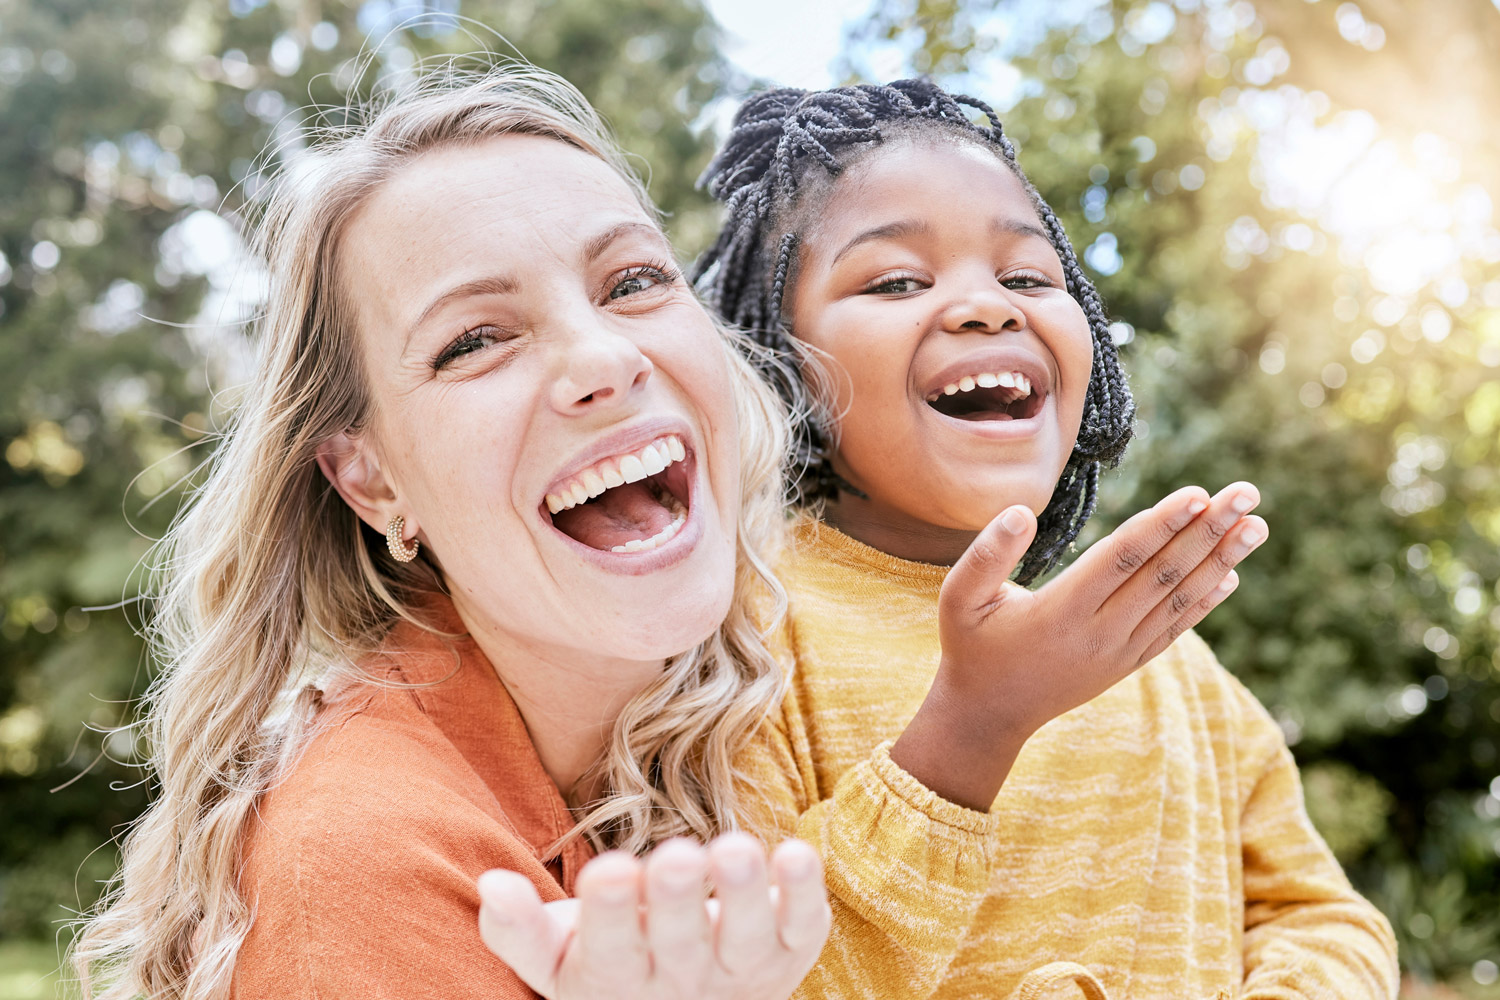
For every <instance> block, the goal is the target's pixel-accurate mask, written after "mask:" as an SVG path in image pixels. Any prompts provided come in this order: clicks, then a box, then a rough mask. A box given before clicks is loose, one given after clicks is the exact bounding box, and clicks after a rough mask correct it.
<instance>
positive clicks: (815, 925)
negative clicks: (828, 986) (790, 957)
mask: <svg viewBox="0 0 1500 1000" xmlns="http://www.w3.org/2000/svg"><path fill="white" fill-rule="evenodd" d="M771 872H772V875H773V877H774V878H775V880H776V890H775V892H776V936H777V938H778V939H779V940H780V941H781V946H782V947H783V948H785V949H786V950H787V951H790V952H793V953H794V954H798V955H803V956H805V957H806V959H807V962H808V967H809V968H811V965H812V963H813V962H814V961H816V960H817V957H818V953H819V952H820V951H822V949H823V942H824V941H825V940H826V939H827V938H828V928H829V924H830V922H831V919H832V917H831V914H830V911H829V908H828V891H827V890H826V889H825V888H824V886H823V860H822V859H821V858H819V857H818V852H817V851H815V850H813V848H812V845H811V844H808V843H805V842H803V841H801V840H785V841H782V842H781V844H779V845H778V846H777V848H776V850H775V851H773V852H772V853H771Z"/></svg>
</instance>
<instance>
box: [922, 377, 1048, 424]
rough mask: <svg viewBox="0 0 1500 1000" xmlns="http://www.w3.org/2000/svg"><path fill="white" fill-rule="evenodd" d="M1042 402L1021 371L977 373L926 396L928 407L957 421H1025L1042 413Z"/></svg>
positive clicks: (1043, 397)
mask: <svg viewBox="0 0 1500 1000" xmlns="http://www.w3.org/2000/svg"><path fill="white" fill-rule="evenodd" d="M1044 399H1045V396H1044V394H1043V393H1041V392H1033V391H1032V385H1031V379H1029V378H1028V377H1026V376H1025V375H1023V374H1022V373H1021V372H1017V371H1000V372H977V373H975V374H973V375H965V376H963V377H962V378H960V379H958V380H957V381H955V382H950V383H948V384H947V385H945V386H943V388H942V389H940V390H938V391H936V392H932V393H928V395H927V405H928V406H930V407H932V408H933V409H934V410H937V411H938V412H939V413H941V414H943V415H944V416H948V417H953V418H954V419H957V420H1026V419H1029V418H1031V417H1034V416H1036V415H1037V414H1038V413H1040V412H1041V409H1042V402H1043V400H1044Z"/></svg>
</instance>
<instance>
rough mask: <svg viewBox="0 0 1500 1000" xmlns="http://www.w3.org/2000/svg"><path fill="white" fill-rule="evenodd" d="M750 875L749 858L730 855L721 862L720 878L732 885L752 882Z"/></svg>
mask: <svg viewBox="0 0 1500 1000" xmlns="http://www.w3.org/2000/svg"><path fill="white" fill-rule="evenodd" d="M750 873H751V865H750V859H749V858H741V857H735V856H733V855H730V856H729V857H727V858H725V859H723V860H722V861H720V862H719V877H720V878H722V879H723V880H724V881H725V882H728V883H730V884H731V885H743V884H744V883H746V882H748V881H750Z"/></svg>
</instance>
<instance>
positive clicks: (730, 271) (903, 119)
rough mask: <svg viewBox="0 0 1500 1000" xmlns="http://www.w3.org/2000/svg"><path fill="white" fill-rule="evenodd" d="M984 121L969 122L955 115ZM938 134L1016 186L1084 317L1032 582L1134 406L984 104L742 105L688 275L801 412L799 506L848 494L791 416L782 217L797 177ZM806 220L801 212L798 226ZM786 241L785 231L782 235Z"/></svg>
mask: <svg viewBox="0 0 1500 1000" xmlns="http://www.w3.org/2000/svg"><path fill="white" fill-rule="evenodd" d="M970 108H972V109H976V110H978V111H980V112H982V113H983V114H984V116H985V118H986V120H987V124H978V123H976V122H974V121H972V120H971V119H970V117H969V111H968V110H967V109H970ZM929 128H938V129H943V130H946V131H948V132H950V133H952V134H955V135H957V136H960V137H963V138H967V139H968V140H969V141H972V142H975V143H976V144H978V145H980V146H982V147H984V148H988V149H991V150H992V151H994V152H995V153H996V155H998V156H999V157H1000V159H1001V161H1002V162H1003V163H1004V164H1005V165H1006V166H1007V167H1009V168H1010V169H1011V170H1012V171H1013V172H1014V173H1015V175H1016V177H1017V178H1019V179H1020V181H1021V183H1022V185H1024V187H1025V189H1026V192H1027V194H1028V195H1029V197H1030V198H1031V201H1032V204H1033V206H1034V207H1035V209H1036V212H1037V215H1038V216H1039V217H1040V219H1041V221H1042V224H1043V227H1044V228H1045V231H1046V233H1047V235H1048V238H1049V239H1050V240H1051V242H1052V246H1053V247H1054V248H1055V249H1056V251H1057V255H1058V257H1059V258H1060V259H1061V260H1062V265H1063V272H1064V275H1065V276H1066V279H1067V291H1068V294H1070V295H1072V296H1073V298H1074V299H1075V300H1077V302H1078V304H1079V305H1080V306H1082V307H1083V311H1084V314H1085V315H1086V316H1087V318H1088V322H1089V327H1090V329H1091V331H1092V333H1093V338H1094V364H1093V370H1092V373H1091V375H1090V379H1089V386H1088V394H1087V399H1086V402H1085V405H1084V414H1083V420H1082V424H1081V426H1080V427H1079V430H1078V440H1077V443H1076V444H1075V445H1074V447H1073V453H1072V455H1071V456H1070V457H1069V459H1068V464H1067V466H1066V467H1065V468H1064V469H1063V473H1062V477H1061V479H1060V480H1059V481H1058V484H1057V486H1056V488H1055V489H1054V491H1053V494H1052V499H1051V500H1050V501H1049V502H1048V504H1047V508H1046V510H1044V511H1043V512H1042V514H1041V516H1040V517H1039V519H1038V525H1037V537H1036V539H1035V541H1034V542H1033V543H1032V545H1031V548H1030V550H1029V551H1028V552H1027V553H1026V556H1025V558H1023V559H1022V561H1021V564H1020V566H1019V567H1018V568H1017V571H1016V580H1017V582H1019V583H1023V584H1025V583H1030V582H1031V581H1033V580H1035V579H1036V578H1037V577H1038V576H1040V575H1041V574H1042V573H1044V572H1046V571H1047V570H1048V569H1050V568H1051V567H1052V566H1053V565H1054V564H1056V562H1057V561H1058V559H1059V558H1060V557H1061V556H1062V554H1063V552H1064V551H1065V550H1066V549H1067V547H1068V545H1069V543H1071V542H1072V541H1073V539H1074V538H1076V537H1077V536H1078V532H1079V531H1080V530H1081V529H1082V528H1083V525H1084V522H1085V521H1087V520H1088V518H1089V516H1090V515H1091V514H1093V512H1094V506H1095V504H1096V502H1097V498H1098V488H1099V472H1100V469H1101V468H1102V467H1106V466H1108V467H1113V466H1114V465H1115V464H1116V463H1117V462H1118V461H1119V458H1120V455H1121V454H1122V453H1123V452H1124V450H1125V445H1126V444H1127V443H1128V442H1129V440H1130V433H1131V421H1132V418H1133V416H1134V412H1135V407H1134V404H1133V402H1132V401H1131V398H1130V389H1129V386H1128V385H1127V383H1126V379H1125V374H1124V372H1123V371H1122V369H1121V368H1120V363H1119V356H1118V353H1117V352H1116V350H1115V345H1114V341H1113V340H1112V339H1111V337H1110V334H1109V321H1108V319H1107V317H1106V315H1105V312H1104V306H1103V303H1102V302H1101V301H1100V298H1099V293H1098V292H1097V291H1096V290H1095V289H1094V285H1093V283H1092V282H1090V281H1089V279H1088V276H1087V275H1085V274H1084V272H1083V268H1082V267H1081V266H1079V263H1078V257H1077V255H1076V254H1075V253H1074V252H1073V246H1072V244H1071V243H1070V242H1069V241H1068V237H1067V234H1066V233H1064V232H1063V228H1062V224H1061V223H1060V222H1058V219H1057V215H1056V213H1054V212H1053V211H1052V209H1051V207H1050V206H1048V205H1047V203H1046V202H1045V201H1043V200H1042V197H1041V195H1040V194H1038V193H1037V190H1036V188H1035V187H1034V186H1033V185H1032V184H1031V182H1030V181H1029V180H1027V178H1026V175H1025V174H1024V173H1023V172H1022V170H1021V167H1020V164H1019V163H1017V161H1016V153H1015V147H1014V146H1012V145H1011V142H1010V139H1009V138H1007V137H1006V136H1005V134H1004V133H1003V131H1002V129H1001V125H1000V119H999V118H998V117H997V116H996V114H995V112H994V110H993V109H991V108H990V106H989V105H987V104H985V103H984V102H983V101H979V100H976V99H974V98H972V97H966V96H962V95H955V94H949V93H948V92H946V91H944V90H943V89H942V88H941V87H939V86H938V85H937V84H935V83H933V82H931V81H930V80H897V81H896V82H894V83H890V84H886V85H884V86H869V85H862V86H855V87H837V88H834V89H831V90H821V91H813V92H808V91H805V90H795V89H791V88H781V89H776V90H769V91H765V92H763V93H760V94H757V95H755V96H754V97H751V98H750V99H749V100H747V101H746V102H745V104H744V105H743V106H742V107H741V108H740V110H739V112H738V114H736V115H735V118H734V124H733V127H732V129H731V131H730V133H729V137H728V139H726V140H725V142H724V147H723V149H721V150H720V151H719V154H718V155H717V156H716V157H714V160H713V162H712V163H710V164H709V166H708V169H707V170H705V171H704V174H703V177H702V178H701V179H700V180H699V184H700V185H701V186H706V187H707V189H708V191H709V193H710V194H712V195H713V196H714V197H715V198H717V199H719V200H720V201H723V202H724V203H725V207H726V210H727V219H726V222H725V224H724V228H723V229H722V230H721V231H720V233H719V236H718V239H717V240H716V241H715V242H714V244H713V246H712V247H710V248H709V250H708V251H707V252H706V253H705V254H704V255H703V257H702V258H701V259H699V261H698V262H697V264H696V265H695V266H694V268H693V280H694V283H695V285H696V286H697V288H698V290H699V292H700V293H701V294H702V295H703V297H704V298H705V299H706V300H707V301H708V303H709V305H711V306H713V307H714V308H716V309H718V310H719V312H720V314H721V315H723V316H724V317H725V318H726V319H727V320H729V321H730V322H732V323H735V324H736V325H738V326H740V327H742V328H744V329H745V330H746V331H748V332H749V333H750V335H751V337H752V338H753V339H754V340H755V341H756V342H757V343H759V344H760V345H761V346H763V347H765V348H768V349H769V350H770V351H771V352H772V353H773V355H774V356H775V357H776V358H778V359H779V360H778V361H776V362H773V363H771V364H770V365H765V364H764V362H763V367H764V368H766V369H767V370H766V375H767V376H768V377H769V378H770V380H771V381H772V383H773V384H775V385H776V387H777V390H778V391H779V392H781V393H782V395H783V396H784V397H786V399H787V400H788V402H789V403H791V404H792V405H793V407H794V409H796V410H797V412H799V413H801V414H803V415H802V416H801V417H800V418H799V419H797V427H796V438H797V448H796V454H795V455H794V456H793V457H794V459H795V460H796V463H797V464H796V465H795V466H794V467H793V469H794V471H793V473H792V475H793V476H794V477H795V479H796V482H795V483H794V484H793V485H794V488H795V491H796V493H797V495H798V496H799V498H800V499H801V500H802V501H803V502H816V501H818V500H822V499H831V498H834V497H836V496H837V495H838V493H839V492H840V491H841V490H843V491H853V489H854V488H853V487H852V486H850V485H849V484H848V483H847V482H845V481H844V480H843V479H842V478H841V477H840V476H838V475H837V473H835V472H834V470H833V467H832V463H831V462H830V454H831V449H830V446H829V439H830V428H828V427H826V426H822V425H821V423H822V422H820V421H819V420H818V419H816V418H815V417H814V416H813V411H812V410H810V409H809V408H807V407H805V406H799V404H800V403H801V401H802V400H803V399H804V398H805V397H806V395H807V387H806V386H805V385H804V384H803V378H802V373H801V371H800V370H799V366H798V364H797V362H796V361H795V360H789V359H795V358H797V357H799V356H803V355H799V352H798V350H797V345H796V343H795V341H794V340H793V339H792V338H793V336H794V335H793V332H792V331H790V330H788V329H787V326H786V323H785V317H783V315H782V300H783V298H784V297H785V294H786V290H787V286H788V283H789V281H790V280H791V279H792V278H793V276H794V271H795V264H796V258H797V247H798V243H799V238H800V237H799V234H798V233H797V232H796V231H795V230H796V228H797V226H796V224H795V222H794V221H792V222H789V220H792V217H793V215H794V213H793V212H792V211H791V210H792V208H793V207H794V206H795V205H796V203H797V200H798V197H799V195H800V194H801V193H803V185H804V183H805V181H806V178H807V174H808V172H809V170H810V169H811V168H812V167H813V166H814V165H817V166H820V167H822V168H823V170H822V176H824V177H834V176H837V175H838V174H839V173H840V172H841V171H843V170H845V169H847V168H848V167H849V166H850V165H852V163H854V162H855V161H856V160H857V159H858V158H859V157H860V156H861V155H863V154H865V153H867V152H868V151H869V150H871V149H874V148H877V147H878V144H879V143H880V142H881V141H882V140H883V139H886V138H891V137H894V136H897V135H902V134H906V133H910V132H912V131H916V130H924V129H929ZM809 215H810V213H807V212H803V213H802V216H803V218H807V217H808V216H809ZM782 230H785V231H782Z"/></svg>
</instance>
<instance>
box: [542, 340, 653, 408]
mask: <svg viewBox="0 0 1500 1000" xmlns="http://www.w3.org/2000/svg"><path fill="white" fill-rule="evenodd" d="M565 352H566V353H565V356H564V359H563V365H562V371H561V373H560V374H559V375H558V377H557V380H556V381H555V382H554V383H553V385H552V406H553V408H554V409H556V410H557V412H559V413H562V414H567V415H575V414H582V413H586V412H589V411H592V410H596V409H599V408H600V407H607V406H612V405H615V404H618V403H621V402H623V401H624V400H625V399H627V398H628V397H629V396H630V394H631V392H632V390H635V389H639V388H640V387H641V386H643V385H645V384H646V382H647V381H648V380H649V379H650V378H651V372H652V370H653V365H652V364H651V359H650V358H648V357H646V355H644V354H642V353H641V350H640V348H639V347H637V346H636V344H635V343H634V342H633V341H632V340H630V339H629V338H628V337H622V336H620V335H619V334H617V333H615V332H613V331H611V330H607V329H604V328H602V327H600V326H598V325H595V324H589V325H587V326H586V327H585V328H575V329H574V331H573V335H572V336H571V337H570V338H569V340H568V344H567V347H566V348H565Z"/></svg>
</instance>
